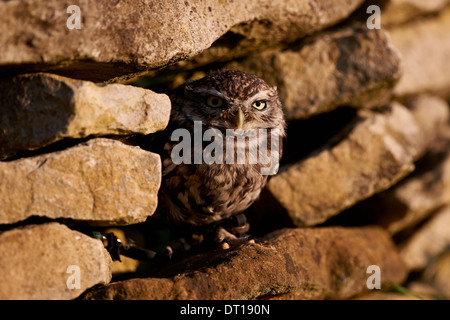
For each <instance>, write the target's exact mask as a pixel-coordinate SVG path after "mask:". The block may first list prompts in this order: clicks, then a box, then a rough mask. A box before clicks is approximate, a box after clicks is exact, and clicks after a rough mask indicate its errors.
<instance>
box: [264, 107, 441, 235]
mask: <svg viewBox="0 0 450 320" xmlns="http://www.w3.org/2000/svg"><path fill="white" fill-rule="evenodd" d="M359 115H360V119H359V121H357V122H356V123H353V127H350V128H349V129H350V132H349V133H348V135H347V136H345V137H344V138H343V139H342V140H341V141H340V142H338V143H336V142H335V143H334V144H330V145H328V146H326V147H324V148H323V149H321V150H318V151H317V152H316V153H314V154H312V155H310V156H309V157H307V158H306V159H304V160H303V161H300V162H298V163H295V164H293V165H291V166H288V167H285V168H281V169H280V173H279V174H278V175H277V176H274V177H273V178H272V179H271V180H270V181H269V183H268V184H267V189H268V191H269V192H270V193H271V195H272V196H273V197H274V198H275V200H276V201H277V202H278V203H279V204H280V205H281V206H282V208H284V209H285V210H286V211H287V213H288V214H289V216H290V217H291V219H292V220H293V222H294V223H295V224H296V225H297V226H311V225H315V224H319V223H322V222H324V221H326V220H327V219H328V218H330V217H332V216H334V215H336V214H338V213H339V212H341V211H342V210H344V209H346V208H348V207H350V206H352V205H354V204H355V203H357V202H359V201H361V200H363V199H366V198H368V197H370V196H371V195H373V194H375V193H377V192H380V191H382V190H385V189H387V188H389V187H390V186H392V185H394V184H395V183H396V182H398V181H399V180H400V179H401V178H403V177H405V176H406V175H407V174H409V173H410V172H412V170H413V169H414V164H413V163H414V160H415V159H417V158H418V156H419V155H421V154H422V153H423V151H424V148H425V147H426V142H427V140H426V139H424V136H426V134H425V133H424V132H423V130H422V129H421V127H420V126H419V125H418V123H417V121H416V120H415V119H414V116H413V114H412V113H411V112H410V111H409V110H408V109H406V108H405V107H404V106H402V105H400V104H398V103H392V104H391V107H390V110H389V111H385V112H384V113H374V112H371V111H368V110H360V113H359ZM430 121H436V122H437V121H438V120H437V119H430Z"/></svg>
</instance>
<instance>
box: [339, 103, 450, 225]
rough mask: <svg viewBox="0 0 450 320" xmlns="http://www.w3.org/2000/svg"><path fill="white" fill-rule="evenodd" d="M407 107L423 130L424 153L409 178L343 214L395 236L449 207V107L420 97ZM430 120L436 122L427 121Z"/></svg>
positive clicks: (349, 218) (347, 218) (352, 219)
mask: <svg viewBox="0 0 450 320" xmlns="http://www.w3.org/2000/svg"><path fill="white" fill-rule="evenodd" d="M408 107H409V108H410V110H412V111H413V114H414V117H415V119H416V120H417V122H418V123H419V124H420V125H421V126H422V130H423V132H424V135H422V139H423V140H424V141H428V142H426V145H428V148H427V149H428V150H427V153H426V154H425V155H424V156H423V157H422V158H421V159H420V160H419V161H418V162H417V163H416V169H415V170H414V172H413V173H412V174H411V175H409V176H408V177H406V178H405V179H404V180H402V181H401V182H399V183H398V184H397V185H395V186H393V187H391V188H389V189H388V190H386V191H384V192H381V193H379V194H377V195H375V196H373V197H371V198H370V199H367V200H366V201H364V202H362V203H359V204H358V205H356V206H355V207H353V208H351V209H350V210H349V211H348V212H346V215H345V216H346V217H345V219H346V221H353V222H355V223H356V222H357V221H361V222H362V223H364V224H366V223H369V224H378V225H381V226H383V227H384V228H386V230H387V231H388V232H389V233H391V234H397V233H398V232H401V231H404V230H405V229H407V228H410V227H413V226H414V225H417V224H418V223H420V222H421V221H423V220H424V219H425V218H427V217H428V216H429V215H430V214H432V213H433V212H435V211H436V210H437V209H439V208H440V207H442V206H445V205H448V204H450V153H449V148H450V130H449V128H450V127H449V125H448V121H449V110H450V109H449V106H448V104H447V103H446V102H445V101H444V100H442V99H439V98H437V97H429V96H422V97H418V98H415V99H414V100H412V101H411V102H409V103H408ZM433 118H434V119H436V120H438V122H436V121H430V119H433ZM427 120H428V121H427ZM357 224H359V222H358V223H357Z"/></svg>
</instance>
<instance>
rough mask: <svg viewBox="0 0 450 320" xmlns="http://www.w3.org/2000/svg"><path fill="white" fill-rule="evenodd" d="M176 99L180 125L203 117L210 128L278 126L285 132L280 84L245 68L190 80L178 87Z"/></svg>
mask: <svg viewBox="0 0 450 320" xmlns="http://www.w3.org/2000/svg"><path fill="white" fill-rule="evenodd" d="M172 102H173V106H172V120H173V121H174V122H176V123H177V124H178V125H180V126H187V127H189V123H191V124H192V123H193V122H194V121H202V124H203V126H204V128H206V129H207V128H216V129H219V130H226V129H243V130H244V131H245V130H249V129H278V130H279V134H280V137H283V136H284V128H285V121H284V116H283V110H282V108H281V102H280V100H279V98H278V93H277V90H276V88H274V87H271V86H269V85H268V84H267V83H266V82H265V81H264V80H262V79H260V78H259V77H257V76H255V75H253V74H250V73H247V72H244V71H240V70H235V69H234V70H225V71H220V72H216V73H211V74H209V75H207V76H206V77H204V78H202V79H198V80H193V81H188V82H186V83H185V84H183V85H182V86H180V87H178V89H177V90H176V92H175V96H174V97H172Z"/></svg>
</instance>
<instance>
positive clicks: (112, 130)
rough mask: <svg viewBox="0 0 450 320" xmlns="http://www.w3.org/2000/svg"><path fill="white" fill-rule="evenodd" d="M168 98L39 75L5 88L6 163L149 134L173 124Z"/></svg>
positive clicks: (1, 105) (2, 144)
mask: <svg viewBox="0 0 450 320" xmlns="http://www.w3.org/2000/svg"><path fill="white" fill-rule="evenodd" d="M169 116H170V100H169V97H167V96H166V95H164V94H157V93H154V92H153V91H150V90H146V89H142V88H136V87H131V86H125V85H121V84H110V85H97V84H94V83H92V82H88V81H79V80H73V79H69V78H65V77H60V76H56V75H52V74H45V73H38V74H28V75H21V76H17V77H14V78H12V79H4V80H3V81H1V82H0V159H1V158H2V157H6V156H10V155H12V154H14V153H15V152H17V151H20V150H32V149H36V148H41V147H44V146H46V145H48V144H50V143H53V142H56V141H59V140H61V139H64V138H84V137H87V136H90V135H95V136H99V135H108V134H116V135H117V134H134V133H139V134H149V133H153V132H155V131H158V130H163V129H164V128H165V127H166V125H167V123H168V122H169Z"/></svg>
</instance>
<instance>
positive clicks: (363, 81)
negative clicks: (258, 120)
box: [228, 25, 401, 119]
mask: <svg viewBox="0 0 450 320" xmlns="http://www.w3.org/2000/svg"><path fill="white" fill-rule="evenodd" d="M228 67H238V68H241V69H243V70H247V71H249V72H252V73H255V74H257V75H259V76H260V77H262V78H263V79H265V80H266V81H267V82H268V83H270V84H272V85H276V86H277V88H278V91H279V93H280V99H281V101H282V103H283V107H284V109H285V115H286V118H287V119H301V118H308V117H310V116H312V115H315V114H319V113H324V112H328V111H331V110H333V109H335V108H336V107H338V106H344V105H345V106H354V107H366V108H372V107H376V106H380V105H383V104H386V103H388V102H389V99H390V96H391V93H392V88H393V86H394V84H395V83H396V81H397V80H398V79H399V78H400V75H401V71H400V57H399V55H398V53H397V51H396V50H395V49H394V48H393V47H392V46H391V43H390V40H389V37H388V36H387V33H386V32H385V31H383V30H369V29H367V27H366V26H365V25H355V26H352V27H347V28H344V29H341V30H338V31H331V32H326V33H320V34H319V35H316V36H313V37H311V38H308V39H306V40H305V41H303V42H302V44H301V45H300V46H296V47H293V46H291V47H289V49H287V50H283V51H274V52H265V53H262V54H260V55H255V56H252V57H250V58H247V59H245V60H244V61H242V62H240V63H232V64H230V65H229V66H228Z"/></svg>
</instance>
